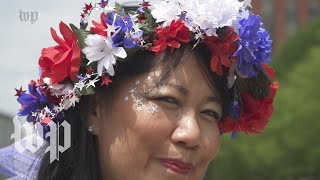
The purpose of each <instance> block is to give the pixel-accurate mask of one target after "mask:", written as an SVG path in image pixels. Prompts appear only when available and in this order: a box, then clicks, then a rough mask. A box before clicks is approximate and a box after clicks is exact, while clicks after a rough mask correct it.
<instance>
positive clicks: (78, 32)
mask: <svg viewBox="0 0 320 180" xmlns="http://www.w3.org/2000/svg"><path fill="white" fill-rule="evenodd" d="M70 27H71V29H72V30H73V32H74V33H75V34H76V36H77V38H78V43H79V46H80V48H81V49H83V48H85V47H86V46H87V45H86V43H85V42H84V41H85V39H86V38H87V36H88V35H89V34H91V33H90V32H89V31H86V30H83V29H79V28H77V27H76V26H75V25H73V24H70Z"/></svg>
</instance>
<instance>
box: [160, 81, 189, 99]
mask: <svg viewBox="0 0 320 180" xmlns="http://www.w3.org/2000/svg"><path fill="white" fill-rule="evenodd" d="M165 86H167V87H172V88H175V89H177V90H178V91H179V92H180V93H181V94H182V95H184V96H187V95H189V90H188V89H187V88H185V87H183V86H181V85H179V84H174V83H161V84H160V85H159V86H158V88H159V89H161V88H162V87H165Z"/></svg>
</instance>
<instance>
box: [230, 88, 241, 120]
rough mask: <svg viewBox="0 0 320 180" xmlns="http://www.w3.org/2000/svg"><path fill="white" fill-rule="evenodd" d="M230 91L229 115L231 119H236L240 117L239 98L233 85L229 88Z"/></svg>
mask: <svg viewBox="0 0 320 180" xmlns="http://www.w3.org/2000/svg"><path fill="white" fill-rule="evenodd" d="M231 93H232V96H233V97H232V99H233V100H232V102H231V104H230V109H229V115H230V117H231V118H232V120H234V121H237V120H238V119H239V118H240V103H239V100H238V99H239V98H238V96H237V91H236V89H235V88H234V87H233V88H232V89H231Z"/></svg>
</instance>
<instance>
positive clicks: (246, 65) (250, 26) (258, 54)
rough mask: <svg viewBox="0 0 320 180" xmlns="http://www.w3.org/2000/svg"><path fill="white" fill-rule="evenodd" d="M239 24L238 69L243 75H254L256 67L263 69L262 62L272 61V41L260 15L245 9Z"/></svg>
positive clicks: (236, 54)
mask: <svg viewBox="0 0 320 180" xmlns="http://www.w3.org/2000/svg"><path fill="white" fill-rule="evenodd" d="M239 24H240V26H241V28H240V30H239V36H240V39H239V41H238V43H239V48H238V50H237V52H236V53H235V54H234V56H236V57H237V59H238V61H237V69H238V70H239V71H240V73H242V74H243V75H246V76H248V77H252V76H255V75H256V74H257V73H256V71H255V70H254V67H256V68H258V69H262V66H261V65H262V63H270V62H271V58H270V55H271V50H272V41H271V40H270V39H269V38H270V35H269V33H268V32H267V30H266V29H265V28H264V27H263V23H262V22H261V18H260V17H259V16H254V15H253V14H252V13H251V12H249V11H244V12H242V19H241V20H240V21H239Z"/></svg>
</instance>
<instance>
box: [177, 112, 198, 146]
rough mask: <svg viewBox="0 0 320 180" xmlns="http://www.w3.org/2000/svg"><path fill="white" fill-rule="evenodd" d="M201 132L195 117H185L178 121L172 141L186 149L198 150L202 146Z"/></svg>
mask: <svg viewBox="0 0 320 180" xmlns="http://www.w3.org/2000/svg"><path fill="white" fill-rule="evenodd" d="M200 138H201V132H200V128H199V126H198V122H197V119H196V116H195V115H185V116H184V117H183V118H181V120H179V121H178V124H177V127H176V128H175V129H174V131H173V133H172V135H171V140H172V141H173V142H174V143H176V144H179V145H180V146H184V147H185V148H197V147H198V146H199V144H200Z"/></svg>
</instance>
